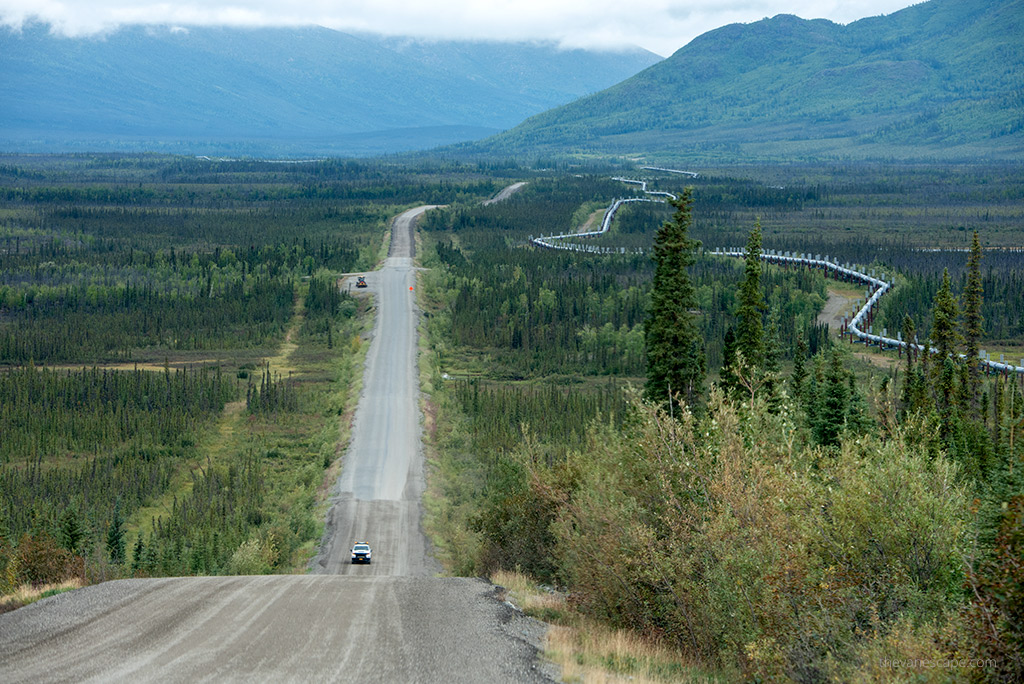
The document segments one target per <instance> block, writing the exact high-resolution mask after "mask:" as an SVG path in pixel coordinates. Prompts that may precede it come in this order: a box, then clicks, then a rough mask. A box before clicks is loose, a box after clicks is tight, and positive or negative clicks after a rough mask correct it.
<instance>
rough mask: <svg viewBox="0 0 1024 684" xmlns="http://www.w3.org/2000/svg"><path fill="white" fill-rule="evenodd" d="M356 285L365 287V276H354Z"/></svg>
mask: <svg viewBox="0 0 1024 684" xmlns="http://www.w3.org/2000/svg"><path fill="white" fill-rule="evenodd" d="M356 287H366V276H359V277H357V278H356Z"/></svg>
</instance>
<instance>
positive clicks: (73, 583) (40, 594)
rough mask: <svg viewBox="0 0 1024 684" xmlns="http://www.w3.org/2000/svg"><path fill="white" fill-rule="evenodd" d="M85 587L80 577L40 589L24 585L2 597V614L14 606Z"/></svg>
mask: <svg viewBox="0 0 1024 684" xmlns="http://www.w3.org/2000/svg"><path fill="white" fill-rule="evenodd" d="M83 586H85V585H84V584H83V583H82V580H81V579H80V578H78V577H75V578H72V579H69V580H64V581H63V582H59V583H57V584H44V585H42V586H40V587H33V586H32V585H31V584H22V585H21V586H20V587H18V588H17V589H15V590H14V591H13V592H12V593H10V594H5V595H4V596H0V613H3V612H5V611H4V609H5V608H7V607H10V606H12V605H13V606H14V607H20V606H25V605H28V604H30V603H34V602H36V601H38V600H39V599H42V598H46V597H47V596H52V595H54V594H60V593H62V592H65V591H71V590H73V589H81V588H82V587H83Z"/></svg>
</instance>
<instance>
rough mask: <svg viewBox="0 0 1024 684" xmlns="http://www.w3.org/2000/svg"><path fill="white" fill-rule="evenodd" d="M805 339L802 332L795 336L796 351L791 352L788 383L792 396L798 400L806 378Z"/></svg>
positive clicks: (802, 391) (801, 394)
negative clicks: (791, 370) (791, 368)
mask: <svg viewBox="0 0 1024 684" xmlns="http://www.w3.org/2000/svg"><path fill="white" fill-rule="evenodd" d="M806 363H807V339H806V338H805V337H804V335H803V334H798V335H797V337H796V352H795V353H794V354H793V375H791V376H790V381H789V385H790V387H792V388H793V398H794V399H796V400H797V401H799V400H800V399H801V397H803V393H804V383H805V381H806V379H807V365H806Z"/></svg>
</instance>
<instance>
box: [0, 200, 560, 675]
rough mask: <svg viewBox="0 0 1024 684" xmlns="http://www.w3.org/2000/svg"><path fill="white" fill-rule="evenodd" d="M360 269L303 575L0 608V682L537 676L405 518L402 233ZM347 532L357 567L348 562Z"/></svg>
mask: <svg viewBox="0 0 1024 684" xmlns="http://www.w3.org/2000/svg"><path fill="white" fill-rule="evenodd" d="M426 209H427V207H420V208H418V209H414V210H411V211H409V212H406V213H405V214H402V215H401V216H400V217H398V218H397V219H396V220H395V223H394V229H393V235H392V249H391V255H390V256H389V257H388V260H387V263H386V265H385V266H384V268H383V269H381V270H380V271H376V272H374V273H372V274H368V276H367V281H368V283H369V288H368V289H369V291H370V292H372V293H373V295H374V297H375V301H376V305H377V317H376V322H375V328H374V336H373V340H372V342H371V346H370V349H369V350H368V352H367V362H366V371H365V376H364V384H363V394H362V397H361V399H360V403H359V406H358V408H357V411H356V415H355V422H354V425H353V433H352V440H351V443H350V445H349V449H348V451H347V453H346V455H345V460H344V463H343V468H342V475H341V477H340V479H339V481H338V483H337V485H336V488H335V491H334V492H333V497H332V507H331V510H330V513H329V516H328V525H327V532H326V534H325V537H324V541H323V544H322V548H321V554H320V556H319V557H318V558H317V559H316V560H315V562H314V566H313V570H314V572H315V573H317V574H310V575H291V576H287V575H277V576H257V577H186V578H167V579H133V580H120V581H116V582H106V583H103V584H99V585H95V586H92V587H86V588H85V589H80V590H77V591H74V592H70V593H67V594H61V595H58V596H53V597H50V598H48V599H44V600H42V601H39V602H37V603H35V604H32V605H30V606H27V607H25V608H22V609H20V610H16V611H14V612H12V613H8V614H5V615H0V682H5V683H12V682H46V681H75V682H89V681H92V682H110V681H125V682H127V681H131V682H139V681H160V682H186V681H188V682H193V681H216V682H234V681H258V682H271V681H273V682H279V681H281V682H286V681H292V682H328V681H332V682H333V681H346V682H347V681H360V682H534V681H549V680H548V679H547V678H546V677H545V676H544V675H543V674H542V672H541V670H540V668H539V667H538V665H537V663H536V659H535V654H536V649H535V647H534V646H533V645H531V643H535V642H536V641H537V639H538V638H539V635H540V633H541V632H542V628H541V627H540V626H539V625H538V624H537V623H534V622H533V621H530V620H526V619H524V618H522V617H521V616H519V615H518V614H517V613H516V612H515V611H513V610H512V609H511V608H510V607H509V606H508V605H506V604H503V603H502V602H501V601H499V600H497V598H496V595H495V588H494V587H492V586H491V585H490V584H488V583H486V582H484V581H482V580H478V579H471V578H438V577H435V576H434V574H435V573H436V572H437V570H438V568H437V566H436V564H435V563H434V561H433V560H432V559H431V558H430V557H429V555H428V552H427V543H426V540H425V538H424V536H423V533H422V531H421V526H420V518H421V515H420V510H421V502H420V495H421V493H422V490H423V460H422V451H421V446H420V416H419V409H418V401H417V397H418V389H417V372H416V362H415V358H416V357H415V353H416V339H415V333H416V311H415V301H414V294H415V292H414V291H410V288H411V287H415V283H414V270H413V265H412V245H413V242H412V239H411V235H412V228H413V225H414V222H415V220H416V217H417V216H419V215H420V214H421V213H422V212H423V211H425V210H426ZM358 540H366V541H369V542H370V543H371V545H372V546H373V551H374V553H373V563H372V564H371V565H365V566H352V565H350V564H349V556H348V554H349V548H350V547H351V545H352V543H353V542H355V541H358Z"/></svg>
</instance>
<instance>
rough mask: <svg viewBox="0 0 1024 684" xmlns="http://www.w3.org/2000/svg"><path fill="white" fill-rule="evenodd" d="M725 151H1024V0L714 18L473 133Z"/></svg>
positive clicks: (512, 142)
mask: <svg viewBox="0 0 1024 684" xmlns="http://www.w3.org/2000/svg"><path fill="white" fill-rule="evenodd" d="M473 149H475V150H480V149H483V150H486V151H489V152H499V153H508V152H514V153H523V152H530V153H533V152H536V151H559V152H565V151H580V152H600V153H605V154H609V153H610V154H622V155H630V156H633V155H636V156H645V157H647V158H648V159H654V158H658V157H662V158H676V159H685V158H690V159H713V160H719V161H738V160H746V161H750V160H754V161H756V160H773V159H776V160H777V159H812V158H813V159H843V158H854V159H857V158H860V159H864V158H873V159H928V158H932V159H936V158H945V159H954V158H960V159H966V158H979V157H980V158H999V159H1011V160H1018V161H1019V160H1020V159H1022V158H1024V0H932V1H931V2H926V3H922V4H919V5H914V6H912V7H909V8H907V9H904V10H901V11H899V12H896V13H894V14H891V15H889V16H883V17H874V18H870V19H864V20H861V21H857V22H854V23H852V24H849V25H847V26H842V25H838V24H834V23H832V22H829V21H825V20H813V21H808V20H804V19H800V18H797V17H794V16H789V15H780V16H777V17H774V18H772V19H765V20H763V21H759V22H756V23H752V24H733V25H729V26H725V27H722V28H720V29H717V30H714V31H710V32H708V33H706V34H704V35H702V36H700V37H698V38H696V39H695V40H693V41H692V42H690V43H689V44H688V45H686V46H685V47H684V48H682V49H681V50H679V51H678V52H676V53H675V54H674V55H672V56H671V57H670V58H668V59H666V60H664V61H662V62H659V63H658V64H655V65H654V66H652V67H650V68H648V69H647V70H645V71H643V72H641V73H639V74H637V75H636V76H634V77H632V78H630V79H628V80H627V81H625V82H624V83H621V84H618V85H616V86H613V87H611V88H609V89H607V90H605V91H603V92H601V93H597V94H595V95H592V96H590V97H586V98H583V99H581V100H578V101H576V102H573V103H571V104H569V105H566V106H564V107H560V108H557V109H554V110H552V111H549V112H545V113H543V114H540V115H538V116H536V117H533V118H531V119H529V120H528V121H526V122H524V123H523V124H522V125H520V126H518V127H516V128H514V129H512V130H510V131H507V132H506V133H504V134H501V135H499V136H497V137H496V138H493V139H490V140H487V141H484V143H482V144H479V145H475V146H473Z"/></svg>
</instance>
